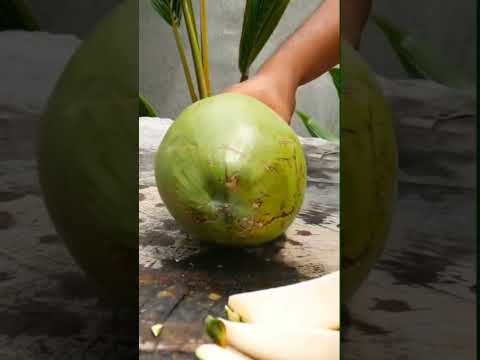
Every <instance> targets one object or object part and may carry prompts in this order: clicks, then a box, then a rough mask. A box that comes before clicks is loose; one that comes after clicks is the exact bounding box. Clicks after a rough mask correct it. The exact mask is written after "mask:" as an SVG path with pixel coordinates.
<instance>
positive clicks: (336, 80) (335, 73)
mask: <svg viewBox="0 0 480 360" xmlns="http://www.w3.org/2000/svg"><path fill="white" fill-rule="evenodd" d="M329 73H330V76H331V77H332V80H333V84H334V85H335V88H336V89H337V93H338V96H340V89H341V82H340V81H341V72H340V69H339V68H332V69H330V71H329Z"/></svg>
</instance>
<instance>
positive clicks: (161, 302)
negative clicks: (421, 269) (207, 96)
mask: <svg viewBox="0 0 480 360" xmlns="http://www.w3.org/2000/svg"><path fill="white" fill-rule="evenodd" d="M169 125H170V121H169V120H165V119H163V120H162V119H148V118H145V119H141V120H140V176H139V178H140V194H139V198H140V199H139V201H140V207H139V209H140V227H139V228H140V246H139V258H140V316H139V318H140V334H139V339H140V351H141V358H143V359H150V358H151V359H193V358H194V356H193V354H192V352H193V351H194V350H195V348H196V347H197V346H198V345H199V344H202V343H205V342H210V340H209V339H208V337H207V336H206V335H205V334H204V330H203V320H204V318H205V317H206V316H207V314H213V315H223V307H224V305H225V303H226V301H227V297H228V296H229V295H230V294H232V293H237V292H241V291H249V290H256V289H262V288H268V287H274V286H280V285H286V284H291V283H294V282H297V281H301V280H304V279H308V278H313V277H318V276H320V275H322V274H325V273H329V272H331V271H334V270H337V269H338V268H339V229H338V226H337V225H338V211H339V183H338V179H339V176H338V164H339V162H338V159H339V152H338V146H337V145H335V144H332V143H329V142H325V141H322V140H320V139H313V138H309V139H301V142H302V145H303V148H304V151H305V154H306V158H307V163H308V186H307V191H306V196H305V201H304V204H303V207H302V209H301V211H300V213H299V215H298V217H297V219H296V220H295V221H294V223H293V224H292V226H291V227H290V228H289V229H288V231H287V233H286V235H285V236H284V237H283V238H281V239H279V240H277V241H275V242H273V243H271V244H270V245H267V246H265V247H262V248H258V249H247V250H240V251H239V250H231V249H218V248H213V247H208V246H203V245H202V244H199V243H195V242H193V241H192V240H190V239H188V238H187V237H186V235H185V234H183V233H182V232H181V231H179V229H178V227H177V225H176V223H175V220H174V219H173V218H172V217H171V216H170V214H169V213H168V211H167V209H166V208H165V206H164V205H163V203H162V201H161V199H160V196H159V195H158V191H157V188H156V185H155V180H154V175H153V156H154V152H155V150H156V148H157V146H158V144H159V143H160V141H161V138H162V136H163V134H164V133H165V131H166V129H167V128H168V126H169ZM292 306H295V305H294V304H292ZM155 323H161V324H163V325H164V328H163V330H162V333H161V335H160V336H159V337H158V338H155V337H154V336H153V335H152V333H151V330H150V327H151V326H152V325H153V324H155Z"/></svg>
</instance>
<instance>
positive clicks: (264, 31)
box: [238, 0, 289, 80]
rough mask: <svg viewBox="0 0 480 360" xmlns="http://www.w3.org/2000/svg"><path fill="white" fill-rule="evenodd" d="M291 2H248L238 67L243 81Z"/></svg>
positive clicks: (262, 0)
mask: <svg viewBox="0 0 480 360" xmlns="http://www.w3.org/2000/svg"><path fill="white" fill-rule="evenodd" d="M288 3H289V0H276V1H272V0H247V2H246V4H245V11H244V15H243V25H242V36H241V39H240V49H239V59H238V67H239V69H240V73H241V74H242V80H244V79H246V78H248V71H249V68H250V65H252V63H253V61H254V60H255V58H256V57H257V56H258V54H259V53H260V51H261V50H262V49H263V47H264V45H265V43H266V42H267V41H268V39H269V38H270V36H271V35H272V33H273V31H274V30H275V28H276V27H277V25H278V22H279V21H280V19H281V17H282V15H283V13H284V12H285V9H286V8H287V6H288Z"/></svg>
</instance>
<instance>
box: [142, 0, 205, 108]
mask: <svg viewBox="0 0 480 360" xmlns="http://www.w3.org/2000/svg"><path fill="white" fill-rule="evenodd" d="M150 3H151V4H152V7H153V8H154V9H155V11H156V12H157V13H158V15H160V16H161V17H162V18H163V19H164V20H165V22H166V23H167V24H168V25H170V27H171V29H172V32H173V36H174V38H175V45H176V46H177V50H178V55H179V57H180V61H181V63H182V68H183V73H184V74H185V81H186V82H187V87H188V92H189V94H190V98H191V99H192V102H195V101H197V99H198V97H197V94H196V93H195V88H194V85H193V80H192V75H191V73H190V69H189V67H188V61H187V56H186V54H185V49H184V47H183V42H182V35H181V33H180V30H179V27H180V23H181V19H182V12H181V2H180V0H151V1H150Z"/></svg>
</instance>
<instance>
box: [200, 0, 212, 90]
mask: <svg viewBox="0 0 480 360" xmlns="http://www.w3.org/2000/svg"><path fill="white" fill-rule="evenodd" d="M200 36H201V41H202V62H203V73H204V74H205V81H206V83H207V91H208V95H210V94H211V88H210V74H209V69H208V36H207V4H206V0H200Z"/></svg>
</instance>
